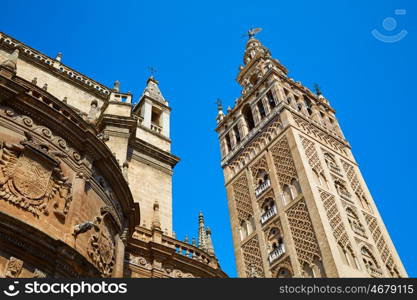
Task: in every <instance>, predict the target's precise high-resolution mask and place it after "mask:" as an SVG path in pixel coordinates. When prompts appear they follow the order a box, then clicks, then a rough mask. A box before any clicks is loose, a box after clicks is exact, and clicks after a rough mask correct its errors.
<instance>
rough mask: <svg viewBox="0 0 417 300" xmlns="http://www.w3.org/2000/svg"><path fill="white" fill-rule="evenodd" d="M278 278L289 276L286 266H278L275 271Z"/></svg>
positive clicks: (290, 275)
mask: <svg viewBox="0 0 417 300" xmlns="http://www.w3.org/2000/svg"><path fill="white" fill-rule="evenodd" d="M277 277H278V278H291V277H292V274H291V272H290V271H289V270H288V269H287V268H280V269H279V270H278V273H277Z"/></svg>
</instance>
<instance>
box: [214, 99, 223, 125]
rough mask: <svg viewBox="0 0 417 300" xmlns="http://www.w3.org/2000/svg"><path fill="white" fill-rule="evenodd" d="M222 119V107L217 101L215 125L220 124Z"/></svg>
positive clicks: (219, 100) (220, 101)
mask: <svg viewBox="0 0 417 300" xmlns="http://www.w3.org/2000/svg"><path fill="white" fill-rule="evenodd" d="M223 119H224V113H223V106H222V100H221V99H217V117H216V120H217V123H220V122H221V121H222V120H223Z"/></svg>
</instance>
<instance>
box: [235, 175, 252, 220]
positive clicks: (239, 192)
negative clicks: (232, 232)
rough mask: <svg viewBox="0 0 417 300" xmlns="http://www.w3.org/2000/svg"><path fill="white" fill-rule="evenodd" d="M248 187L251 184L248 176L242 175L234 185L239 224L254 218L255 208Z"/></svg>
mask: <svg viewBox="0 0 417 300" xmlns="http://www.w3.org/2000/svg"><path fill="white" fill-rule="evenodd" d="M248 186H249V183H248V179H247V178H246V175H241V176H240V177H239V178H238V179H237V180H236V181H235V182H234V183H233V185H232V187H233V195H234V200H235V205H236V210H237V217H238V218H239V222H241V221H245V220H248V219H249V217H250V216H253V208H252V202H251V198H250V192H249V187H248Z"/></svg>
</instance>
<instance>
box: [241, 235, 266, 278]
mask: <svg viewBox="0 0 417 300" xmlns="http://www.w3.org/2000/svg"><path fill="white" fill-rule="evenodd" d="M242 252H243V261H244V263H245V266H246V277H265V275H264V269H263V267H262V256H261V249H260V248H259V241H258V236H257V235H255V236H254V237H253V238H251V239H250V240H249V241H248V242H246V243H245V244H244V245H243V246H242Z"/></svg>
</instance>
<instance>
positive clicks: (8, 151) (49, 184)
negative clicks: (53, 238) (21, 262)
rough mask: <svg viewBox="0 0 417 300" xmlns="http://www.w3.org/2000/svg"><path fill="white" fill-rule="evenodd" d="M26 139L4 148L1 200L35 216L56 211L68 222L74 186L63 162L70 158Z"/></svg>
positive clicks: (1, 153) (0, 157)
mask: <svg viewBox="0 0 417 300" xmlns="http://www.w3.org/2000/svg"><path fill="white" fill-rule="evenodd" d="M25 135H26V138H27V139H26V140H24V141H22V142H21V143H20V144H8V143H2V145H1V146H2V147H1V149H0V199H2V200H5V201H7V202H9V203H12V204H14V205H16V206H17V207H19V208H21V209H23V210H26V211H28V212H30V213H32V214H33V215H35V216H39V215H40V214H41V213H43V214H44V215H48V214H49V211H50V210H52V211H53V213H54V214H55V216H56V217H57V218H58V219H59V220H60V221H61V222H64V221H65V217H66V214H67V213H68V209H69V204H70V202H71V201H72V197H71V187H72V185H71V183H70V182H69V180H68V178H67V177H65V176H64V174H63V172H62V169H61V167H60V164H61V161H60V158H63V157H65V156H66V154H64V153H62V152H58V151H51V150H50V148H49V147H48V145H45V144H41V143H36V142H35V141H34V140H33V137H32V135H31V134H29V133H27V132H25Z"/></svg>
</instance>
